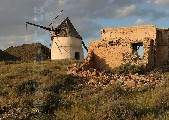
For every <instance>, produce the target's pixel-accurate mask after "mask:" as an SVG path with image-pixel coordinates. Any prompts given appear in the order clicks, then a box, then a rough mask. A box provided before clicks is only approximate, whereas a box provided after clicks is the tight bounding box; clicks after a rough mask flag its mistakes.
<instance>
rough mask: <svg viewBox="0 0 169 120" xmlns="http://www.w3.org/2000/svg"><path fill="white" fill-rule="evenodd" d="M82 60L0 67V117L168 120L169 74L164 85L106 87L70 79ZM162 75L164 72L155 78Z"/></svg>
mask: <svg viewBox="0 0 169 120" xmlns="http://www.w3.org/2000/svg"><path fill="white" fill-rule="evenodd" d="M77 62H79V61H73V60H61V61H43V62H27V63H24V62H17V63H15V64H11V63H7V62H1V63H0V118H4V119H17V120H18V119H27V120H30V119H31V120H32V119H39V120H52V119H53V120H74V119H75V120H95V119H98V120H108V119H109V120H133V119H138V120H154V119H159V120H168V119H169V80H168V78H169V73H168V72H166V73H164V78H163V80H164V81H165V83H164V84H163V85H158V86H156V87H152V86H146V87H144V88H141V89H139V90H137V89H123V87H121V86H120V85H118V84H114V85H111V84H109V85H107V86H105V87H104V88H103V87H98V86H91V85H88V84H86V81H87V80H86V81H84V79H83V80H82V79H81V78H78V77H73V76H71V75H67V67H68V66H70V65H72V64H73V63H77ZM153 74H155V75H158V76H159V75H160V74H159V73H158V74H157V73H155V72H154V73H153Z"/></svg>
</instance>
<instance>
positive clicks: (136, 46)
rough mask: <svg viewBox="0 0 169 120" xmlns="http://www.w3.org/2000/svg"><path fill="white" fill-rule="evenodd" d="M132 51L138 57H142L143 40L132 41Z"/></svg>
mask: <svg viewBox="0 0 169 120" xmlns="http://www.w3.org/2000/svg"><path fill="white" fill-rule="evenodd" d="M131 47H132V50H133V53H136V52H137V54H138V56H139V58H143V42H138V43H132V44H131Z"/></svg>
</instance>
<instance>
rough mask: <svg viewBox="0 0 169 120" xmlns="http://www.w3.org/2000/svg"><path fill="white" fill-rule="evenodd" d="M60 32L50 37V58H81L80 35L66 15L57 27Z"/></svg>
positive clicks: (81, 42) (82, 55) (82, 56)
mask: <svg viewBox="0 0 169 120" xmlns="http://www.w3.org/2000/svg"><path fill="white" fill-rule="evenodd" d="M57 29H58V30H60V32H59V33H58V34H54V35H52V37H51V40H52V48H51V59H52V60H57V59H66V58H68V59H76V60H83V59H84V54H83V48H82V44H84V43H83V41H82V37H81V36H80V35H79V33H78V32H77V31H76V29H75V28H74V26H73V24H72V23H71V21H70V20H69V18H68V17H67V18H66V19H65V20H64V21H63V22H62V23H61V24H60V25H59V26H58V27H57Z"/></svg>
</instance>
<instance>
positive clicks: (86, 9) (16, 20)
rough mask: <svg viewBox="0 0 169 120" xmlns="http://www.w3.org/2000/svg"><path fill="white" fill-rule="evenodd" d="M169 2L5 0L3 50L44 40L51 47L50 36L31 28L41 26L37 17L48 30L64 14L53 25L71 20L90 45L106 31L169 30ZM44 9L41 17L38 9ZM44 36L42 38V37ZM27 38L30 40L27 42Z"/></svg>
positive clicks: (0, 26)
mask: <svg viewBox="0 0 169 120" xmlns="http://www.w3.org/2000/svg"><path fill="white" fill-rule="evenodd" d="M168 6H169V0H1V1H0V21H1V22H0V49H2V50H4V49H6V48H8V47H9V46H18V45H22V44H25V43H32V42H36V40H43V39H44V44H45V45H46V46H49V44H50V37H49V33H48V32H47V31H44V30H38V32H39V36H38V37H35V31H36V30H37V28H35V27H33V26H28V31H27V36H26V33H25V22H26V21H29V22H32V23H35V24H37V21H35V20H34V18H35V16H38V15H39V16H43V20H42V21H40V22H39V23H40V24H41V25H43V26H48V25H49V24H50V23H51V22H52V21H53V20H54V18H55V17H56V16H57V14H58V12H59V11H60V10H62V9H63V10H64V12H63V13H62V14H61V15H60V16H59V18H58V19H57V20H56V21H55V24H54V25H53V26H54V27H56V26H57V25H59V24H60V23H61V22H62V21H63V20H64V19H65V18H66V17H69V18H70V20H71V22H72V23H73V25H74V26H75V28H76V29H77V31H78V32H79V34H80V35H81V36H82V37H83V40H84V42H85V43H86V44H88V42H90V41H91V40H100V30H101V29H102V28H111V27H122V26H136V25H146V24H155V25H156V26H157V27H158V28H169V22H168V21H169V8H168ZM35 7H36V8H42V9H43V12H41V13H40V14H37V13H35V12H34V8H35ZM41 36H42V37H41ZM26 37H27V40H26Z"/></svg>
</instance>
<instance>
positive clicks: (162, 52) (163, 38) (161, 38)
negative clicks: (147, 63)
mask: <svg viewBox="0 0 169 120" xmlns="http://www.w3.org/2000/svg"><path fill="white" fill-rule="evenodd" d="M156 51H157V53H156V54H157V56H156V63H157V66H161V65H165V64H167V62H168V60H169V29H159V28H158V29H157V50H156Z"/></svg>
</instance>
